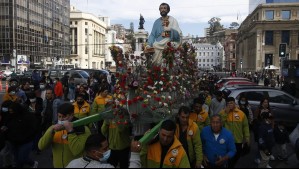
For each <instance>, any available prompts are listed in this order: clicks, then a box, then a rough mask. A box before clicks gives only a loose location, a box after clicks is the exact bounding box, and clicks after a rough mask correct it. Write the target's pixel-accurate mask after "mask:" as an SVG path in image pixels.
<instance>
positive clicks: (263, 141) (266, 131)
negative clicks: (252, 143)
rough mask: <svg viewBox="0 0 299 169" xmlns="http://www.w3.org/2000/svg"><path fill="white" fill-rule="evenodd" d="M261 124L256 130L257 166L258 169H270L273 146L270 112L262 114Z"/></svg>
mask: <svg viewBox="0 0 299 169" xmlns="http://www.w3.org/2000/svg"><path fill="white" fill-rule="evenodd" d="M261 119H262V122H261V124H260V126H259V129H258V146H259V153H260V156H261V161H260V163H259V164H258V168H271V166H269V161H270V156H271V154H272V148H273V147H274V145H275V140H274V134H273V127H272V120H273V116H272V115H271V113H270V112H264V113H262V114H261Z"/></svg>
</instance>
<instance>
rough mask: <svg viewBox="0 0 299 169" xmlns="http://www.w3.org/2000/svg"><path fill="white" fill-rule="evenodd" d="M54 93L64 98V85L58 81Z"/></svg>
mask: <svg viewBox="0 0 299 169" xmlns="http://www.w3.org/2000/svg"><path fill="white" fill-rule="evenodd" d="M54 92H55V95H56V97H62V96H63V87H62V83H61V82H60V81H58V82H57V83H56V85H55V88H54Z"/></svg>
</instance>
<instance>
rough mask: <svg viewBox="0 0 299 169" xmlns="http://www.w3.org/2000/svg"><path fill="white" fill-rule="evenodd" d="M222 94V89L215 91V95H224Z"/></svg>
mask: <svg viewBox="0 0 299 169" xmlns="http://www.w3.org/2000/svg"><path fill="white" fill-rule="evenodd" d="M222 95H223V93H222V91H216V92H215V96H222Z"/></svg>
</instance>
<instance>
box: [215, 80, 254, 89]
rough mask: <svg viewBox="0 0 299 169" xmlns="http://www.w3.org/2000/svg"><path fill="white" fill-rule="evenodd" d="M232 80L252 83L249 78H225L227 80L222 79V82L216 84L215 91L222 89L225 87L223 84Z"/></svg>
mask: <svg viewBox="0 0 299 169" xmlns="http://www.w3.org/2000/svg"><path fill="white" fill-rule="evenodd" d="M231 80H238V81H250V80H249V79H247V78H243V77H225V78H221V79H220V80H218V82H216V83H215V89H216V90H218V89H220V88H221V87H223V84H224V83H225V82H228V81H231Z"/></svg>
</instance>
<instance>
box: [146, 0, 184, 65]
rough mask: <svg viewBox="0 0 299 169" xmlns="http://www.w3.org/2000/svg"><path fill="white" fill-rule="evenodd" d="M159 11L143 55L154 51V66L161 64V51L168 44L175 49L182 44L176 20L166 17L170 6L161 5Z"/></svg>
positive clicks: (180, 32)
mask: <svg viewBox="0 0 299 169" xmlns="http://www.w3.org/2000/svg"><path fill="white" fill-rule="evenodd" d="M159 10H160V14H161V18H159V19H157V20H156V21H155V23H154V25H153V28H152V32H151V34H150V36H149V38H148V45H147V46H146V48H145V53H146V52H149V53H150V52H152V51H153V50H154V54H153V58H152V63H153V64H155V65H161V64H162V51H163V50H164V48H165V46H166V45H167V43H168V42H171V43H172V45H173V46H174V47H176V48H177V47H179V46H180V44H181V42H182V39H181V36H182V31H181V29H180V27H179V24H178V22H177V20H176V19H175V18H174V17H172V16H169V15H167V14H168V13H169V12H170V6H169V5H168V4H167V3H162V4H161V5H160V7H159Z"/></svg>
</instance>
